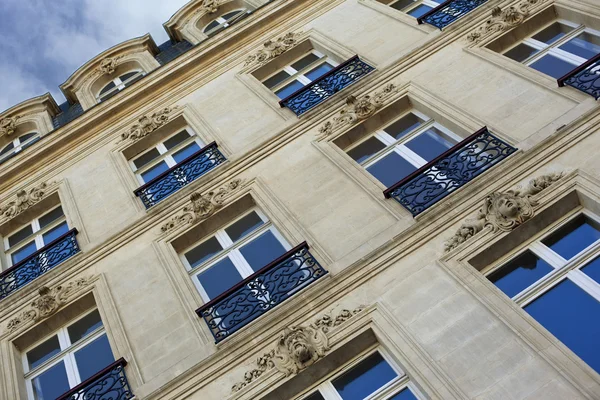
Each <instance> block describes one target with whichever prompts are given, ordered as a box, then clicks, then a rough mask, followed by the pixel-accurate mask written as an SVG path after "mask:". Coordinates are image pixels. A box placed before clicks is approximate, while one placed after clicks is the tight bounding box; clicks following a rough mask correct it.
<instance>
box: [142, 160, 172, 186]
mask: <svg viewBox="0 0 600 400" xmlns="http://www.w3.org/2000/svg"><path fill="white" fill-rule="evenodd" d="M168 169H169V166H168V165H167V163H166V162H164V161H161V162H159V163H158V164H156V165H155V166H154V167H152V168H150V169H149V170H147V171H146V172H143V173H142V179H143V180H144V182H146V183H148V182H150V181H151V180H152V179H154V178H156V177H157V176H158V175H160V174H162V173H163V172H165V171H166V170H168Z"/></svg>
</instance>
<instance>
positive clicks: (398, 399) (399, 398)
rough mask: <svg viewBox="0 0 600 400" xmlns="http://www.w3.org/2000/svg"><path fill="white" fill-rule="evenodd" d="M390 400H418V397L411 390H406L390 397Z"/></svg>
mask: <svg viewBox="0 0 600 400" xmlns="http://www.w3.org/2000/svg"><path fill="white" fill-rule="evenodd" d="M389 400H417V396H415V395H414V394H413V392H411V391H410V389H409V388H406V389H404V390H402V391H401V392H400V393H398V394H397V395H395V396H392V397H390V398H389Z"/></svg>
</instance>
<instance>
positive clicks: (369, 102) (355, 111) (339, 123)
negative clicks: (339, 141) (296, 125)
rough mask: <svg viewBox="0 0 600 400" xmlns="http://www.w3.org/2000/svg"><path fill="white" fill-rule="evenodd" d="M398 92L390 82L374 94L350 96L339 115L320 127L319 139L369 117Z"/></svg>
mask: <svg viewBox="0 0 600 400" xmlns="http://www.w3.org/2000/svg"><path fill="white" fill-rule="evenodd" d="M397 92H398V88H397V87H396V85H395V84H393V83H390V84H388V85H386V86H385V87H384V88H383V89H382V90H381V91H378V92H375V93H373V94H372V95H366V96H363V97H361V98H358V99H357V98H356V97H354V96H349V97H348V98H347V99H346V105H345V106H344V108H342V110H341V111H340V112H339V114H338V116H336V117H334V118H333V119H332V120H330V121H327V122H325V123H324V124H323V125H322V126H321V127H320V128H319V134H318V135H317V139H319V140H320V139H324V138H326V137H327V136H329V135H331V134H332V133H333V132H335V131H337V130H339V129H341V128H343V127H344V126H347V125H353V124H355V123H357V122H360V121H362V120H364V119H367V118H369V117H370V116H372V115H373V114H375V112H376V111H377V110H379V109H380V108H381V107H383V105H384V104H385V103H386V100H388V99H389V98H390V97H392V96H393V95H394V94H395V93H397Z"/></svg>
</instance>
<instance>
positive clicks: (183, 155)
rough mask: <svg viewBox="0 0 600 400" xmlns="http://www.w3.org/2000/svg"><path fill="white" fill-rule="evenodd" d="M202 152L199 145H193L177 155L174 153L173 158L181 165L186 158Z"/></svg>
mask: <svg viewBox="0 0 600 400" xmlns="http://www.w3.org/2000/svg"><path fill="white" fill-rule="evenodd" d="M198 150H200V146H198V143H196V142H194V143H191V144H189V145H187V146H185V147H184V148H183V150H179V151H178V152H177V153H173V158H174V159H175V162H176V163H177V164H179V163H180V162H182V161H184V160H185V159H186V158H188V157H191V156H192V155H193V154H194V153H197V152H198Z"/></svg>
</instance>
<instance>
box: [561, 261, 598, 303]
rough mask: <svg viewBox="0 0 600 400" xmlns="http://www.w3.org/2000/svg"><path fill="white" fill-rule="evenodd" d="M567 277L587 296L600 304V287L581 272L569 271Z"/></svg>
mask: <svg viewBox="0 0 600 400" xmlns="http://www.w3.org/2000/svg"><path fill="white" fill-rule="evenodd" d="M567 277H568V278H569V279H570V280H571V281H572V282H574V283H575V284H576V285H577V286H579V287H580V288H581V289H583V290H584V291H585V292H586V293H587V294H589V295H590V296H592V297H594V298H595V299H596V300H597V301H599V302H600V285H599V284H598V282H596V281H595V280H593V279H592V278H590V277H589V276H588V275H586V274H585V273H584V272H582V271H580V270H578V269H577V270H573V271H569V273H568V274H567Z"/></svg>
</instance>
